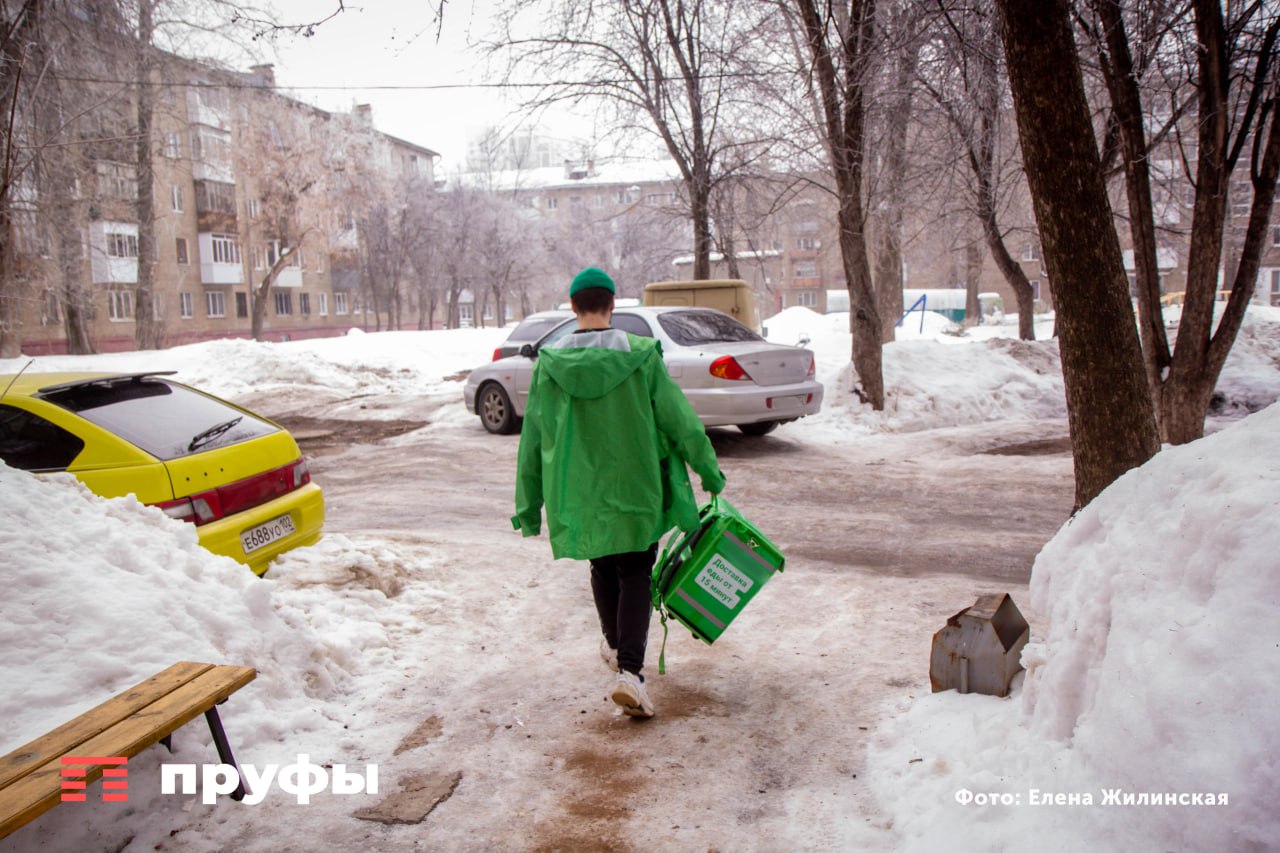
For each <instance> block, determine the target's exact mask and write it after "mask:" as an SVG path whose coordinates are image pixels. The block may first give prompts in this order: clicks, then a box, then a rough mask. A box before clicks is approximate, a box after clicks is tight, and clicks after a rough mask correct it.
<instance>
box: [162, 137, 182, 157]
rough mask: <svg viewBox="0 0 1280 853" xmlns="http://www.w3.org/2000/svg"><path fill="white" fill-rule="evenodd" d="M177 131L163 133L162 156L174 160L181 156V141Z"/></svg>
mask: <svg viewBox="0 0 1280 853" xmlns="http://www.w3.org/2000/svg"><path fill="white" fill-rule="evenodd" d="M181 138H182V137H180V136H179V135H178V134H177V133H174V132H172V131H170V132H169V133H166V134H165V135H164V156H166V157H168V158H169V159H170V160H175V159H177V158H178V157H181V156H182V143H181V142H180V141H179V140H180V139H181Z"/></svg>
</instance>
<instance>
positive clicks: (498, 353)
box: [492, 347, 502, 361]
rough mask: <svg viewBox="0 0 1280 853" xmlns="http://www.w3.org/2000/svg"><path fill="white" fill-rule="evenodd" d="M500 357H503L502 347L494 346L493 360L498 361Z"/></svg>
mask: <svg viewBox="0 0 1280 853" xmlns="http://www.w3.org/2000/svg"><path fill="white" fill-rule="evenodd" d="M500 358H502V347H494V350H493V359H492V360H493V361H497V360H498V359H500Z"/></svg>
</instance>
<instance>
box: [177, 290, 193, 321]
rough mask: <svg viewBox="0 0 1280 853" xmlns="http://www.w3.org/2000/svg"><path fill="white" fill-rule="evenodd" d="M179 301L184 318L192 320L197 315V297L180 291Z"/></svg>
mask: <svg viewBox="0 0 1280 853" xmlns="http://www.w3.org/2000/svg"><path fill="white" fill-rule="evenodd" d="M178 301H179V304H180V307H181V309H182V319H184V320H190V319H191V318H192V317H194V316H195V315H196V306H195V299H193V298H192V296H191V294H190V293H179V294H178Z"/></svg>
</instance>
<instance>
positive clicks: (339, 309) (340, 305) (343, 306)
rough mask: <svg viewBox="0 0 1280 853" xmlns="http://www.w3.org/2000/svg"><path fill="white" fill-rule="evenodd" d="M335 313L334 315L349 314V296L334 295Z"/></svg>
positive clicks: (342, 294) (343, 294)
mask: <svg viewBox="0 0 1280 853" xmlns="http://www.w3.org/2000/svg"><path fill="white" fill-rule="evenodd" d="M333 313H334V314H346V313H347V294H345V293H335V294H333Z"/></svg>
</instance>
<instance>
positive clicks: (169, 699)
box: [0, 661, 258, 838]
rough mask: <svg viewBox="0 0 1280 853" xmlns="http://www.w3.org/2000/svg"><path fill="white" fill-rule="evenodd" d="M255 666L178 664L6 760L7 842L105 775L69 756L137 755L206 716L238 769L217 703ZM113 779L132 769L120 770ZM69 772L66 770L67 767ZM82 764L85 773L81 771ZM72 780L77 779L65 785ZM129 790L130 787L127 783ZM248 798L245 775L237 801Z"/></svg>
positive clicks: (222, 754) (0, 831) (1, 818)
mask: <svg viewBox="0 0 1280 853" xmlns="http://www.w3.org/2000/svg"><path fill="white" fill-rule="evenodd" d="M257 674H258V673H257V671H256V670H254V669H253V668H252V667H248V666H215V665H214V664H209V663H190V662H186V661H184V662H182V663H175V664H174V665H173V666H171V667H169V668H168V669H166V670H164V671H163V672H160V673H158V674H156V675H153V676H152V677H151V678H148V679H147V680H146V681H143V682H142V683H140V684H136V685H134V686H133V687H131V688H129V689H128V690H126V691H124V692H123V693H120V694H118V695H116V696H114V697H112V698H111V699H108V700H107V701H106V702H103V703H102V704H101V705H99V706H98V707H96V708H94V709H93V710H91V711H86V712H85V713H83V714H81V715H80V716H78V717H76V718H75V719H74V720H70V721H68V722H66V723H64V724H62V725H61V726H58V728H56V729H54V730H53V731H51V732H49V733H48V734H46V735H43V736H41V737H38V738H36V739H35V740H33V741H31V743H29V744H27V745H25V746H23V747H20V748H19V749H16V750H14V751H13V752H11V753H9V754H8V755H6V756H4V757H3V758H0V838H4V837H5V836H6V835H8V834H9V833H11V832H13V831H14V830H16V829H18V828H19V827H21V826H23V825H25V824H27V823H29V822H31V821H33V820H35V819H36V818H37V817H39V816H40V815H42V814H44V813H45V812H46V811H48V810H49V809H51V808H53V807H54V806H56V805H58V803H60V802H64V794H67V799H68V800H69V799H71V798H72V797H75V796H77V793H76V791H75V790H74V787H78V786H77V785H76V783H78V782H79V780H80V779H81V778H83V779H84V785H85V786H87V785H89V784H91V783H93V782H95V781H97V780H98V779H101V778H102V776H103V766H102V765H100V764H92V763H88V762H79V761H64V760H63V759H64V757H72V756H74V757H77V758H82V757H86V756H100V757H105V756H113V757H117V758H125V759H128V758H132V757H134V756H135V755H137V754H138V753H140V752H142V751H143V750H144V749H146V748H147V747H149V746H152V745H154V744H156V743H161V742H163V743H164V744H165V745H166V746H170V740H169V738H170V735H172V734H173V732H174V731H175V730H176V729H178V728H180V727H181V726H183V725H185V724H187V723H188V722H190V721H191V720H193V719H194V718H195V717H196V715H197V714H200V713H203V714H204V715H205V719H206V720H208V722H209V730H210V731H211V732H212V733H213V742H214V744H215V745H216V746H217V749H218V757H219V759H220V760H221V762H222V763H223V764H228V765H230V766H232V767H235V768H236V772H237V773H239V770H240V769H239V765H237V764H236V762H235V758H234V756H232V754H231V747H230V746H229V744H228V743H227V735H226V732H225V731H223V728H222V720H221V719H220V718H219V717H218V709H217V707H216V706H217V705H218V704H219V703H221V702H224V701H226V699H227V697H228V696H230V695H231V694H232V693H234V692H236V691H237V690H239V689H240V688H241V687H244V686H245V685H246V684H248V683H249V682H250V681H253V679H254V677H255V676H257ZM104 763H105V764H106V765H107V775H108V776H109V777H111V776H116V775H123V774H124V773H127V771H123V772H119V771H117V772H113V769H114V764H115V763H118V762H104ZM64 767H67V768H69V770H68V771H67V772H66V773H64V770H63V768H64ZM81 767H83V776H80V775H79V774H80V772H81V771H80V768H81ZM65 777H71V778H72V779H73V780H74V781H72V782H69V783H68V785H67V788H72V789H73V790H72V791H71V793H70V794H68V792H67V789H66V788H64V785H63V782H64V778H65ZM123 785H127V782H124V783H123ZM121 786H122V783H120V782H115V781H114V780H112V781H109V782H107V783H104V789H107V788H110V789H113V790H114V789H118V788H119V787H121ZM244 795H245V788H244V778H243V776H242V777H241V779H240V786H239V787H238V788H237V789H236V792H235V793H233V794H232V795H231V796H232V797H234V798H235V799H237V800H239V799H242V798H243V797H244ZM126 797H127V795H113V794H110V793H105V792H104V795H103V799H107V800H111V799H115V800H120V799H124V798H126Z"/></svg>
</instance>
